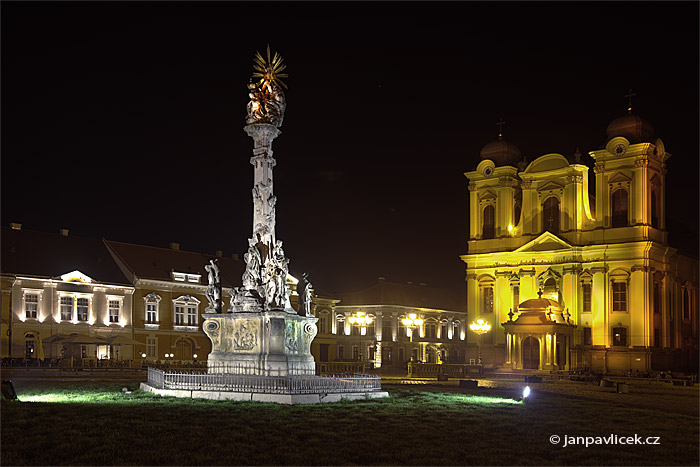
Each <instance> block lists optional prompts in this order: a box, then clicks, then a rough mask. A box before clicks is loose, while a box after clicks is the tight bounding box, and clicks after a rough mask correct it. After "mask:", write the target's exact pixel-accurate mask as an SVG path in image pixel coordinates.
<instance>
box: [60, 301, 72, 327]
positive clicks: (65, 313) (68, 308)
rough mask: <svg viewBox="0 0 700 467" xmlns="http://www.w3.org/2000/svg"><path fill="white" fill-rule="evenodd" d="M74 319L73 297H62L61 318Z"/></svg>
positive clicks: (65, 319) (63, 319)
mask: <svg viewBox="0 0 700 467" xmlns="http://www.w3.org/2000/svg"><path fill="white" fill-rule="evenodd" d="M71 319H73V297H61V320H62V321H70V320H71Z"/></svg>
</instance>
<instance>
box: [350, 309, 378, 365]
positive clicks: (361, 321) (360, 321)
mask: <svg viewBox="0 0 700 467" xmlns="http://www.w3.org/2000/svg"><path fill="white" fill-rule="evenodd" d="M348 321H349V322H350V324H351V325H353V326H357V327H358V328H359V329H360V355H359V357H360V361H362V336H363V335H364V334H365V333H366V332H367V331H366V329H367V326H369V325H370V324H372V321H374V318H373V317H371V316H368V315H367V313H365V312H364V311H361V310H358V311H357V312H356V313H355V314H354V315H352V316H350V317H349V318H348Z"/></svg>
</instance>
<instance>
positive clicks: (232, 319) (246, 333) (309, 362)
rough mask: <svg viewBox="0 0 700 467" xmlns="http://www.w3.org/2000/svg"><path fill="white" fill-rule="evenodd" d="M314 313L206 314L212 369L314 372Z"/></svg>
mask: <svg viewBox="0 0 700 467" xmlns="http://www.w3.org/2000/svg"><path fill="white" fill-rule="evenodd" d="M316 321H318V318H315V317H313V316H299V315H297V314H291V313H288V312H286V311H283V310H279V311H277V310H271V311H261V312H258V313H245V312H238V313H222V314H205V315H204V324H203V326H202V327H203V329H204V332H205V333H206V334H207V336H209V339H211V342H212V352H211V353H210V354H209V360H208V369H209V370H208V371H209V373H227V374H251V375H269V376H287V375H313V374H315V371H316V366H315V363H314V357H313V356H312V355H311V350H310V348H311V341H312V340H313V339H314V337H315V336H316V333H317V328H316Z"/></svg>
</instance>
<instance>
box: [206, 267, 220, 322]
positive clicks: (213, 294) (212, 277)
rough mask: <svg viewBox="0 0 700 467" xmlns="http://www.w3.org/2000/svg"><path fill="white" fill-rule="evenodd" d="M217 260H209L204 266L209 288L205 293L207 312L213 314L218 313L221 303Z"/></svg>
mask: <svg viewBox="0 0 700 467" xmlns="http://www.w3.org/2000/svg"><path fill="white" fill-rule="evenodd" d="M216 263H217V260H213V259H210V260H209V264H207V265H206V266H204V269H205V270H206V271H207V278H208V280H209V286H208V287H207V290H206V292H205V295H206V297H207V300H208V301H209V307H207V309H208V310H214V311H215V312H217V313H218V312H219V311H220V305H219V303H220V301H221V276H220V274H219V266H218V265H217V264H216Z"/></svg>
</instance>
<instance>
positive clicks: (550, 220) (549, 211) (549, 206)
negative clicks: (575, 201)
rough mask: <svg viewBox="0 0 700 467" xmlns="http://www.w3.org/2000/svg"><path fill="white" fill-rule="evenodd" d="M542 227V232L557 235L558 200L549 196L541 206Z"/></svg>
mask: <svg viewBox="0 0 700 467" xmlns="http://www.w3.org/2000/svg"><path fill="white" fill-rule="evenodd" d="M542 225H543V227H544V230H547V231H549V232H551V233H554V234H555V233H559V199H557V197H556V196H550V197H549V198H547V199H546V200H545V202H544V204H543V205H542Z"/></svg>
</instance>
